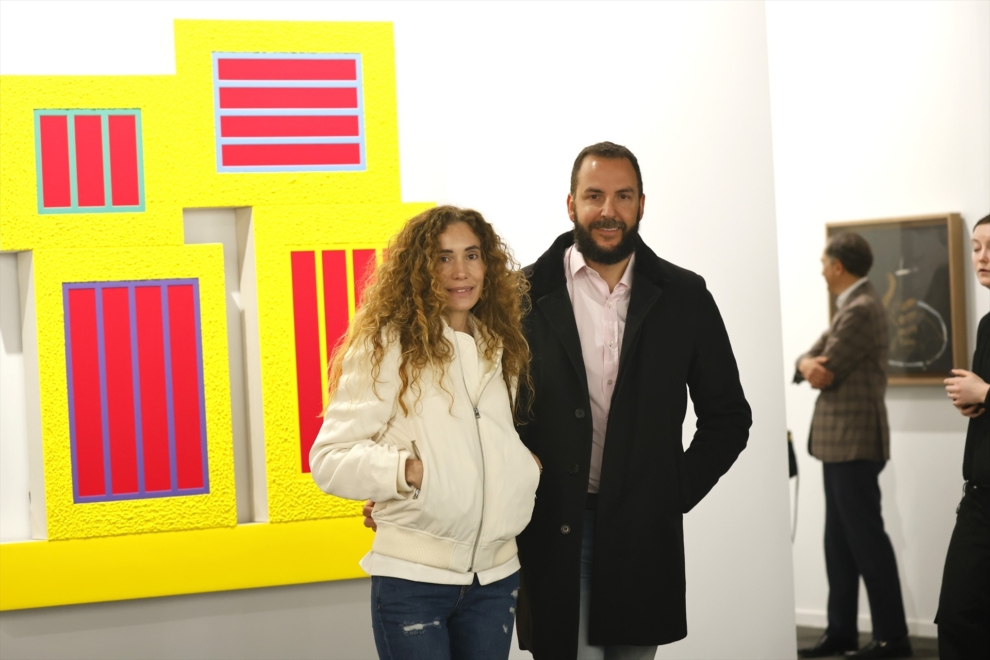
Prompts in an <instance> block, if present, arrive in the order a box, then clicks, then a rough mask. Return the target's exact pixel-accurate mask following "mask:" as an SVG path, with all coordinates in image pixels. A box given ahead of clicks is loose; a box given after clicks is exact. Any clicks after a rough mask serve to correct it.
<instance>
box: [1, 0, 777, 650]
mask: <svg viewBox="0 0 990 660" xmlns="http://www.w3.org/2000/svg"><path fill="white" fill-rule="evenodd" d="M80 5H81V6H80ZM0 8H2V12H3V16H2V20H0V72H2V73H4V74H67V73H129V74H133V73H170V72H172V71H173V70H174V60H173V57H174V53H173V51H172V42H171V23H170V19H171V18H175V17H181V18H237V19H295V20H358V19H371V20H391V21H394V23H395V35H396V36H395V39H396V53H397V54H396V58H397V74H398V100H399V129H400V149H401V159H402V163H401V165H402V176H403V197H404V199H405V200H407V201H426V200H433V201H439V202H452V203H456V204H462V205H471V206H474V207H476V208H478V209H479V210H480V211H482V212H483V213H484V214H485V215H486V217H488V218H489V219H490V220H492V221H493V222H494V223H495V224H496V226H497V227H498V228H499V230H500V231H501V232H502V233H503V235H504V236H505V237H506V239H507V240H508V242H509V243H510V244H511V245H512V246H513V247H514V248H515V250H516V253H517V256H518V257H519V260H520V261H522V262H523V263H526V262H528V261H532V260H533V259H535V258H536V257H537V256H538V255H539V254H540V253H541V252H542V251H543V249H545V247H546V246H547V245H548V244H549V243H550V241H551V239H552V238H553V237H554V236H556V235H557V234H558V233H560V232H562V231H565V230H566V229H567V228H568V227H569V223H568V220H567V216H566V214H565V206H564V201H565V197H566V193H567V187H568V178H569V171H570V165H571V161H572V160H573V158H574V156H575V155H576V153H577V151H578V150H579V149H580V148H581V147H583V146H585V145H586V144H590V143H592V142H597V141H599V140H603V139H610V140H613V141H616V142H620V143H625V144H627V145H628V146H630V147H631V148H632V149H633V150H634V151H635V152H636V153H637V155H638V156H639V157H640V159H641V164H642V167H643V170H644V177H645V189H646V193H647V202H648V203H647V207H646V216H645V218H644V221H643V223H644V224H643V234H644V236H645V238H646V240H647V242H648V243H649V244H650V245H652V246H653V247H654V248H655V249H656V251H657V252H658V253H660V254H661V255H662V256H664V257H666V258H668V259H671V260H672V261H674V262H676V263H679V264H681V265H683V266H686V267H688V268H691V269H695V270H697V271H698V272H700V273H702V274H703V275H704V276H705V277H706V279H707V281H708V285H709V287H710V289H711V290H712V291H713V293H714V295H715V297H716V300H717V301H718V303H719V306H720V308H721V311H722V314H723V316H724V318H725V322H726V325H727V327H728V330H729V334H730V336H731V338H732V341H733V346H734V348H735V351H736V355H737V358H738V361H739V366H740V371H741V373H742V377H743V386H744V388H745V390H746V393H747V395H748V397H749V398H750V400H751V403H752V405H753V408H754V417H755V423H754V426H753V432H752V438H751V441H750V446H749V448H748V449H747V450H746V451H745V452H744V453H743V455H742V457H741V458H740V460H739V462H738V463H737V465H736V466H735V467H734V468H733V469H732V471H730V473H729V474H728V475H727V476H726V477H725V478H724V479H723V480H722V483H720V484H719V485H718V486H717V487H716V489H715V490H714V491H713V493H712V494H711V496H709V498H708V499H706V500H705V501H704V502H703V503H702V504H701V505H699V507H698V508H697V509H696V510H695V511H693V512H692V513H691V514H690V515H689V516H688V518H687V521H686V536H687V541H686V554H687V564H688V566H687V570H688V575H687V584H688V621H689V624H688V626H689V637H688V639H687V640H685V641H683V642H680V643H678V644H674V645H671V646H668V647H665V648H663V649H662V650H661V652H660V654H659V655H658V657H676V658H724V657H734V658H784V657H793V656H794V627H793V626H794V607H793V586H792V572H791V553H790V547H789V538H788V534H789V521H788V495H787V492H788V491H787V482H786V476H785V463H786V459H785V452H784V433H785V410H784V387H783V383H782V381H781V377H780V374H781V372H782V371H783V364H782V361H781V355H782V354H783V349H782V338H781V317H780V304H779V303H780V301H779V298H778V291H779V288H778V280H779V274H778V270H777V242H776V226H775V211H774V188H773V185H774V184H773V154H772V146H771V135H770V128H771V125H770V91H769V79H768V64H767V46H766V43H767V42H766V20H765V15H764V6H763V3H761V2H741V3H737V2H729V3H697V4H695V3H674V2H669V3H656V4H647V3H628V4H625V3H575V4H564V3H546V4H536V3H526V4H522V3H506V4H499V3H460V4H455V3H437V4H422V3H397V4H392V3H363V4H358V3H291V2H282V3H278V4H277V5H275V4H274V3H271V4H270V3H219V2H198V3H188V4H185V3H182V4H180V3H162V4H159V3H140V4H136V3H135V4H131V3H126V4H125V3H111V4H110V5H100V4H95V5H94V4H90V3H68V4H62V5H58V6H53V5H52V4H51V3H46V4H44V5H41V6H40V7H39V6H36V5H34V4H13V3H6V4H4V5H0ZM111 9H112V14H111V13H110V10H111ZM83 35H85V37H84V36H83ZM121 53H127V57H121ZM69 54H71V57H69V56H67V55H69ZM3 377H4V378H6V375H4V376H3ZM0 424H4V425H6V424H7V421H6V417H5V418H4V420H3V421H2V422H0ZM692 424H693V422H692V421H691V420H688V423H687V425H686V426H687V429H686V430H687V431H690V430H691V425H692ZM11 433H14V432H13V431H11V432H8V431H7V430H6V428H5V429H4V435H3V438H4V440H3V442H4V443H6V442H8V440H7V438H8V436H9V435H10V434H11ZM2 524H4V523H3V521H0V525H2ZM353 584H365V583H363V582H360V581H359V582H357V583H340V584H336V585H319V586H315V585H314V586H312V587H311V588H312V589H318V588H319V589H320V591H319V593H320V594H321V595H322V596H324V597H326V598H328V599H330V606H332V607H334V608H335V609H333V616H336V617H338V620H336V622H335V623H336V625H337V628H336V629H335V630H336V631H344V630H350V636H349V637H348V641H350V642H353V643H359V642H360V643H364V644H367V642H368V641H370V630H369V627H368V620H367V613H366V611H365V610H366V606H365V605H363V604H359V603H350V601H349V600H348V599H349V598H353V595H352V592H351V591H350V589H351V586H352V585H353ZM362 588H363V587H362ZM298 593H302V592H301V591H300V590H298V589H296V588H279V589H271V590H257V591H251V592H240V593H232V594H224V595H217V594H213V595H204V596H184V597H178V598H173V599H160V600H157V601H145V602H136V603H130V604H111V605H88V606H77V607H71V608H60V609H57V610H48V611H37V612H16V613H5V614H3V615H2V616H0V643H2V644H3V648H4V657H5V658H7V657H11V658H14V657H32V656H41V655H46V654H47V655H48V656H49V657H59V656H62V657H70V656H72V657H84V656H87V655H95V654H97V652H96V651H94V650H92V649H93V648H95V647H93V646H89V645H88V644H90V640H92V638H93V637H94V635H96V632H95V631H112V632H109V634H107V633H104V634H102V635H100V637H101V639H102V640H103V641H102V643H103V644H104V647H103V648H104V649H105V650H104V651H103V654H104V655H106V656H108V657H109V656H112V655H118V656H124V655H127V654H128V653H129V652H133V653H134V655H135V656H137V655H139V654H138V652H137V651H138V650H139V649H141V648H143V647H142V645H146V644H147V643H148V642H149V640H154V644H155V651H156V652H157V653H158V654H159V655H160V656H163V657H165V656H168V657H190V656H197V655H198V656H201V657H228V656H229V655H231V654H237V653H239V652H241V651H242V650H244V649H246V648H250V647H251V645H250V644H249V643H246V642H245V640H250V639H253V638H254V634H255V633H254V631H253V627H254V626H255V625H262V624H261V620H262V619H263V620H264V621H265V622H267V623H268V625H271V626H273V627H276V628H277V627H278V626H280V625H282V624H283V622H287V621H298V620H299V619H300V618H302V620H304V621H306V622H307V624H306V625H304V626H303V627H302V629H301V630H300V634H299V635H297V636H294V637H293V638H292V639H291V640H289V641H287V642H286V644H287V646H286V648H285V652H284V654H285V655H287V656H296V657H308V656H310V655H323V656H327V655H331V656H332V655H337V656H338V657H347V656H346V655H344V654H346V653H354V651H346V650H344V649H347V648H352V649H353V648H355V647H353V646H352V647H347V646H346V645H341V646H340V647H339V648H338V646H337V645H336V644H335V645H332V646H328V645H327V643H326V640H325V637H324V634H323V630H322V629H323V626H324V625H325V624H323V623H322V622H321V620H322V616H316V615H315V614H314V612H315V611H316V608H317V607H318V605H316V604H314V599H310V600H306V599H301V600H300V601H299V602H298V603H295V602H294V601H293V600H292V598H291V597H288V596H284V594H298ZM306 593H310V592H306ZM357 600H361V599H360V598H357ZM204 602H208V603H211V604H215V607H213V608H206V607H205V606H203V603H204ZM341 603H348V606H347V607H337V606H336V605H338V604H341ZM350 605H354V606H353V607H351V606H350ZM207 609H209V613H207ZM245 610H247V611H251V612H264V616H263V617H254V618H251V617H248V618H244V619H239V618H238V616H239V613H240V612H242V611H245ZM122 611H127V612H132V613H133V616H134V618H133V619H131V618H127V619H124V620H123V622H122V623H120V624H118V623H113V622H114V620H115V619H114V617H116V616H117V615H118V613H119V612H122ZM186 611H189V612H191V613H192V615H191V616H189V615H186V614H183V612H186ZM201 617H206V618H207V620H208V621H216V622H217V626H216V627H215V628H214V627H213V626H212V625H208V624H205V623H204V619H203V618H201ZM340 617H342V618H340ZM348 617H350V618H348ZM342 622H343V625H342ZM49 624H51V625H52V626H54V627H56V628H57V629H58V631H59V633H58V634H57V635H56V634H47V633H46V632H45V631H46V629H47V628H48V627H49ZM247 625H251V626H252V631H250V632H245V630H244V627H245V626H247ZM292 625H295V626H297V628H298V625H297V624H292ZM211 630H212V631H213V632H212V633H211V632H208V631H211ZM333 634H334V635H337V634H343V632H334V633H333ZM213 636H219V637H220V639H221V640H222V639H225V638H228V637H229V638H231V639H230V642H229V644H228V645H227V647H226V648H224V647H223V644H220V645H219V646H218V645H217V641H216V639H215V638H214V637H213ZM235 638H236V639H235ZM352 638H353V639H352ZM355 640H356V641H355ZM270 648H271V646H270V645H269V646H264V645H261V646H258V647H257V649H258V650H256V651H252V652H251V653H253V654H254V655H257V656H262V655H266V654H267V653H268V651H267V650H266V649H270ZM363 648H368V647H367V646H365V647H363ZM251 653H249V655H250V654H251ZM515 655H516V656H518V657H524V656H522V654H519V653H518V651H517V652H516V653H515Z"/></svg>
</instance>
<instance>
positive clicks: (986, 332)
mask: <svg viewBox="0 0 990 660" xmlns="http://www.w3.org/2000/svg"><path fill="white" fill-rule="evenodd" d="M973 267H974V268H975V270H976V277H977V279H978V280H979V281H980V284H982V285H983V286H985V287H987V288H988V289H990V215H988V216H986V217H985V218H983V219H982V220H980V221H979V222H977V223H976V226H975V227H973ZM952 373H953V374H955V377H954V378H948V379H946V381H945V391H946V392H947V393H948V395H949V398H950V399H952V403H953V405H954V406H955V407H956V408H958V409H959V412H960V413H962V414H963V415H965V416H966V417H969V430H968V431H967V433H966V449H965V453H964V455H963V478H964V479H965V480H966V485H965V493H966V494H965V495H964V496H963V499H962V502H960V503H959V508H958V509H956V514H957V515H956V527H955V529H954V530H953V531H952V540H951V541H949V551H948V554H947V555H946V557H945V570H944V572H943V573H942V592H941V594H940V595H939V601H938V615H937V616H936V617H935V622H936V623H937V624H938V651H939V657H941V658H942V660H954V659H955V658H990V413H987V407H988V406H990V384H988V383H990V314H987V315H986V316H984V317H983V318H982V319H981V320H980V328H979V330H978V331H977V333H976V353H975V354H974V355H973V371H966V370H965V369H953V370H952Z"/></svg>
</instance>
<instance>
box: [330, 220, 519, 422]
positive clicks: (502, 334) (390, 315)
mask: <svg viewBox="0 0 990 660" xmlns="http://www.w3.org/2000/svg"><path fill="white" fill-rule="evenodd" d="M457 222H464V223H466V224H467V225H468V226H469V227H470V228H471V231H473V232H474V233H475V235H476V236H477V237H478V238H479V239H480V241H481V245H480V247H481V258H482V260H483V261H484V264H485V279H484V283H483V284H482V287H481V299H480V300H479V301H478V303H477V304H476V305H475V306H474V308H473V309H472V310H471V312H472V313H473V314H474V316H475V317H477V319H478V320H479V321H481V322H482V323H483V324H484V325H485V327H486V328H487V329H488V332H489V333H490V337H486V336H484V333H483V334H482V337H481V339H482V344H483V350H484V354H485V357H486V358H488V359H489V360H493V359H494V358H495V354H496V351H497V350H498V347H499V345H501V347H502V376H503V378H504V379H505V382H506V385H507V386H508V387H509V391H510V392H512V391H513V390H514V388H515V386H516V385H522V386H531V384H532V381H531V379H530V375H529V361H530V353H529V344H528V343H527V342H526V338H525V337H524V336H523V332H522V318H523V316H524V315H525V314H526V312H528V311H529V295H528V294H529V282H528V281H527V280H526V278H525V277H524V276H523V274H522V272H521V271H520V269H519V265H518V264H517V263H516V261H515V259H513V257H512V255H511V253H510V252H509V249H508V247H507V246H506V245H505V243H504V242H503V241H502V239H501V238H500V237H499V236H498V234H496V233H495V230H494V229H493V228H492V226H491V225H490V224H488V222H487V221H486V220H485V219H484V218H483V217H482V216H481V214H480V213H478V212H477V211H473V210H471V209H460V208H457V207H455V206H437V207H435V208H432V209H429V210H428V211H424V212H423V213H420V214H419V215H417V216H416V217H414V218H412V219H410V220H409V221H408V222H406V224H405V226H404V227H403V228H402V229H401V230H400V231H399V233H398V234H397V235H396V236H395V237H394V238H393V239H392V240H391V241H390V242H389V245H388V257H387V259H386V260H385V261H384V262H383V263H382V264H381V265H380V266H379V267H378V268H377V270H376V271H375V272H374V274H373V275H371V277H370V278H369V281H368V284H367V287H366V288H365V290H364V296H363V300H362V302H361V307H360V308H359V309H358V311H357V313H356V314H355V315H354V318H353V319H352V320H351V323H350V326H349V328H348V330H347V335H346V336H345V338H344V339H343V341H342V342H341V343H340V344H338V346H337V348H336V349H335V350H334V352H333V357H332V358H331V360H330V366H329V379H328V381H329V394H330V399H331V400H332V399H333V395H334V392H335V391H336V389H337V385H338V384H339V382H340V375H341V368H342V365H343V361H344V356H345V355H346V354H347V352H348V351H349V350H351V348H353V347H356V346H362V345H363V346H366V347H367V348H368V349H369V350H370V352H371V368H372V378H373V379H374V381H375V382H377V381H378V377H379V375H380V373H381V362H382V359H383V358H384V356H385V351H386V349H387V345H386V344H387V343H388V342H390V341H394V340H395V339H398V341H399V342H400V346H401V348H402V359H401V361H400V363H399V378H400V380H401V382H402V384H401V387H400V389H399V395H398V396H399V405H400V406H401V408H402V412H403V414H404V415H408V414H409V410H408V407H407V404H406V401H405V400H404V395H405V394H406V392H407V391H409V390H410V388H412V392H413V394H414V395H415V399H416V400H418V399H419V396H420V395H421V390H420V387H419V379H420V377H421V376H422V375H423V372H424V370H426V369H427V367H430V368H433V369H434V370H435V373H436V375H437V378H439V377H440V375H441V374H442V373H443V372H444V371H445V367H446V365H447V364H449V363H450V361H451V359H452V358H453V355H454V347H453V346H452V345H451V343H450V342H449V341H448V340H447V339H446V338H445V337H444V335H443V326H444V324H443V323H442V319H444V313H445V311H446V309H447V292H446V291H445V290H444V288H443V286H442V284H441V282H440V278H439V271H440V259H439V256H440V235H441V234H443V233H444V231H446V230H447V227H449V226H450V225H452V224H454V223H457ZM438 367H439V368H438ZM514 408H515V406H514ZM514 414H515V415H516V418H517V420H519V419H520V417H521V416H520V415H519V414H517V413H514Z"/></svg>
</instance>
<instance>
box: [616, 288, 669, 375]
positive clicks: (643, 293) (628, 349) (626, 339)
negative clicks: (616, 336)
mask: <svg viewBox="0 0 990 660" xmlns="http://www.w3.org/2000/svg"><path fill="white" fill-rule="evenodd" d="M636 275H637V273H633V287H632V294H631V295H630V298H629V310H628V311H627V312H626V328H625V330H624V331H623V333H622V353H621V354H620V355H619V379H620V380H621V379H622V375H623V374H624V373H625V371H626V369H625V365H626V362H627V361H628V360H629V356H630V355H634V354H635V352H636V351H635V345H636V342H637V341H638V340H639V331H640V329H641V328H642V327H643V321H644V320H645V319H646V317H647V316H648V315H649V313H650V310H651V309H653V306H654V305H655V304H656V302H657V301H658V300H660V294H661V293H662V292H661V290H660V288H659V287H657V286H655V285H654V284H653V283H652V282H650V281H648V280H647V279H646V278H645V277H636Z"/></svg>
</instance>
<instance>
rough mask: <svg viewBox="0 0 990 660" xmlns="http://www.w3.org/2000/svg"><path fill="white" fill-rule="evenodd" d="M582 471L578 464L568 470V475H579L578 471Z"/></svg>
mask: <svg viewBox="0 0 990 660" xmlns="http://www.w3.org/2000/svg"><path fill="white" fill-rule="evenodd" d="M580 469H581V466H580V465H578V464H577V463H575V464H574V465H572V466H571V467H569V468H567V474H577V473H578V470H580Z"/></svg>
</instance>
